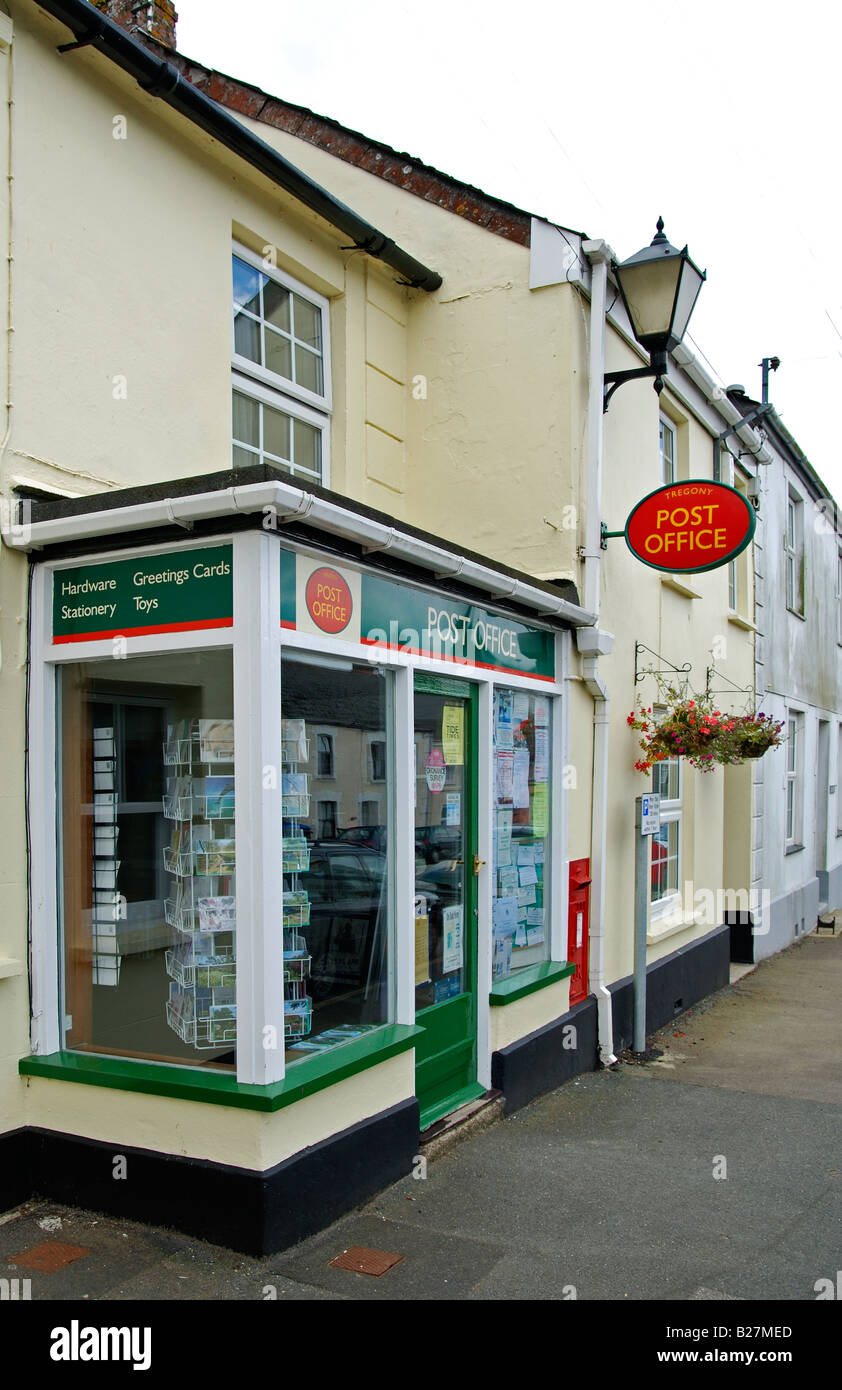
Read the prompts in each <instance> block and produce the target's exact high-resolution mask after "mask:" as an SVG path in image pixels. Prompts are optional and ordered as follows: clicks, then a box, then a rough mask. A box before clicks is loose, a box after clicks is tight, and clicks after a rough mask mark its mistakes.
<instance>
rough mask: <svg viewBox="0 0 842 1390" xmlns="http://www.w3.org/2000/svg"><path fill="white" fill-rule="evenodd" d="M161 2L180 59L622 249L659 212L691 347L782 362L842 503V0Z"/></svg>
mask: <svg viewBox="0 0 842 1390" xmlns="http://www.w3.org/2000/svg"><path fill="white" fill-rule="evenodd" d="M176 7H177V9H178V12H179V24H178V47H179V50H180V51H181V52H182V53H185V54H186V55H188V56H189V57H192V58H196V59H198V60H199V61H201V62H203V63H205V64H207V65H209V66H212V67H215V68H218V69H220V70H221V71H223V72H227V73H229V74H230V75H232V76H234V77H239V78H242V79H243V80H245V81H249V82H252V83H254V84H255V85H256V86H259V87H263V88H264V89H265V90H266V91H268V92H271V93H273V94H274V95H277V96H280V97H283V98H285V99H286V100H288V101H292V102H295V103H297V104H299V105H301V106H307V107H310V108H311V109H312V110H314V111H316V112H318V113H319V114H320V115H325V116H331V117H333V118H334V119H335V120H338V121H340V122H341V123H342V124H343V125H347V126H350V127H351V128H352V129H355V130H359V131H362V132H363V133H364V134H366V135H368V136H370V137H372V138H373V139H378V140H381V141H383V142H384V143H385V144H388V145H392V146H394V148H395V149H397V150H399V151H406V152H408V153H410V154H412V155H414V156H416V157H418V158H420V159H423V160H424V161H425V162H426V163H428V164H432V165H435V166H436V167H437V168H439V169H441V170H443V171H444V172H446V173H449V174H452V175H454V176H455V177H457V178H460V179H463V180H464V181H465V182H467V183H472V184H475V185H477V186H478V187H480V188H482V189H483V190H484V191H485V192H487V193H489V194H493V195H495V196H497V197H500V198H505V199H506V200H508V201H509V202H512V203H515V204H516V205H518V206H519V207H522V208H524V209H526V210H527V211H530V212H534V213H537V214H539V215H541V216H544V217H548V218H550V219H551V220H552V221H554V222H559V223H562V224H564V225H566V226H568V227H573V228H574V229H576V230H580V231H585V232H586V233H587V234H588V235H589V236H594V237H604V238H605V239H606V241H608V242H610V244H611V245H612V246H613V248H614V250H615V252H616V253H617V255H618V257H619V258H620V259H624V258H625V257H626V256H629V255H631V254H632V253H633V252H635V251H637V250H639V249H640V247H641V246H644V245H646V244H648V242H649V241H650V240H651V238H652V236H653V234H654V230H655V221H656V219H657V217H658V215H659V214H661V215H663V217H664V219H665V223H666V233H667V236H668V237H669V239H670V241H672V242H673V244H674V245H677V246H683V245H684V244H685V242H686V243H688V245H689V250H690V254H691V256H692V257H693V259H694V260H695V261H696V263H697V264H698V265H700V266H701V267H702V268H703V269H707V272H708V280H707V283H706V284H705V285H704V287H703V289H702V293H701V296H700V298H699V301H698V303H697V305H696V310H695V313H694V315H693V318H692V320H691V323H690V334H689V336H690V338H691V346H692V347H693V348H694V350H695V351H696V352H697V353H700V354H701V355H702V356H703V357H704V358H706V359H707V361H708V365H709V367H711V368H712V369H713V374H714V375H715V376H716V378H717V379H718V380H720V381H721V383H722V384H730V383H732V382H742V384H743V385H744V386H745V387H746V389H747V390H748V392H749V394H750V395H753V396H755V397H757V398H759V396H760V368H759V366H758V365H757V364H759V362H760V360H761V358H762V357H764V356H767V357H771V356H778V357H780V359H781V367H780V370H779V371H778V372H777V374H776V375H774V376H773V377H772V378H771V389H770V396H771V399H772V401H773V402H774V404H775V406H776V408H777V409H778V411H779V413H780V415H781V417H782V418H783V419H784V420H785V422H786V425H787V427H788V428H789V430H790V431H791V432H792V434H793V435H794V436H795V438H796V439H797V440H798V442H799V444H800V445H801V447H802V448H803V449H804V451H805V453H806V454H807V456H808V457H809V459H810V461H811V463H812V464H813V466H814V468H815V469H816V471H817V472H818V474H819V476H820V477H821V478H822V479H823V480H824V481H825V483H826V484H827V485H828V487H829V488H830V489H831V490H832V491H833V492H834V494H835V495H836V497H837V499H839V500H840V501H842V450H840V448H839V445H838V442H837V430H836V407H837V404H838V403H839V402H840V400H842V177H840V171H841V170H842V158H841V157H840V150H839V131H840V125H842V121H840V87H842V81H841V80H840V67H842V62H841V61H840V54H842V6H839V5H838V4H833V3H831V0H806V3H802V4H801V5H796V4H794V3H793V0H707V4H706V5H700V4H698V3H696V4H694V5H690V4H688V3H687V0H668V3H663V4H661V5H657V6H647V5H644V4H643V3H640V0H639V2H638V3H637V4H632V3H630V0H600V3H598V4H596V5H594V6H590V7H589V6H585V5H574V4H572V3H570V0H567V3H566V4H565V3H562V4H558V2H557V0H556V3H553V4H548V3H545V2H544V0H538V3H536V0H533V2H532V3H531V4H530V3H527V4H521V5H520V6H518V5H512V4H511V3H509V0H484V3H481V2H480V0H424V3H423V4H422V3H409V0H388V3H386V4H378V5H373V4H366V3H356V4H355V3H353V0H320V3H319V4H318V5H314V6H313V8H312V9H311V8H309V7H308V6H303V5H293V4H289V3H278V0H237V3H236V4H234V3H232V0H176ZM382 230H383V231H385V232H387V233H388V231H389V228H388V227H387V226H384V227H383V228H382ZM404 241H405V242H406V238H405V237H404ZM405 249H406V250H407V251H409V252H414V253H415V254H418V255H419V256H420V258H421V259H422V260H423V259H424V257H423V247H413V246H411V245H410V244H408V242H407V244H406V247H405ZM625 389H626V390H631V389H633V388H631V387H626V388H625Z"/></svg>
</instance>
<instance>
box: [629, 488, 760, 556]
mask: <svg viewBox="0 0 842 1390" xmlns="http://www.w3.org/2000/svg"><path fill="white" fill-rule="evenodd" d="M754 526H755V515H754V508H753V507H752V505H751V503H750V502H749V501H748V500H747V498H745V497H744V496H743V495H742V493H741V492H738V491H737V489H736V488H733V487H730V486H728V484H726V483H714V482H708V481H706V480H705V479H703V478H691V479H688V480H687V481H686V482H682V483H670V484H669V485H668V486H667V487H659V488H657V489H656V490H655V491H654V492H651V493H649V495H648V496H647V497H644V498H642V499H641V501H640V502H638V503H637V505H636V506H634V507H633V508H632V510H631V512H630V513H629V518H628V520H627V522H626V529H625V537H626V544H627V545H628V547H629V550H631V552H632V554H633V555H636V556H637V558H638V559H639V560H642V561H643V562H644V564H646V565H650V566H651V567H652V568H653V569H658V570H665V571H666V572H667V573H673V574H674V573H679V572H680V573H682V574H698V573H701V572H703V571H704V570H711V569H717V568H718V567H719V566H720V565H726V564H728V562H729V561H730V560H733V559H734V557H735V556H736V555H739V553H740V551H741V550H744V549H745V547H746V546H747V545H748V544H749V542H750V540H751V538H752V536H753V535H754Z"/></svg>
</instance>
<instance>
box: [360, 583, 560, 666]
mask: <svg viewBox="0 0 842 1390" xmlns="http://www.w3.org/2000/svg"><path fill="white" fill-rule="evenodd" d="M361 626H362V640H363V642H364V643H366V644H367V645H370V646H383V647H388V648H391V649H393V650H394V649H397V650H399V651H404V652H410V653H412V654H413V655H416V656H432V657H437V658H438V659H439V660H441V661H453V662H455V663H457V664H459V665H463V666H481V667H484V668H485V669H486V670H491V671H507V672H509V673H512V672H515V673H518V674H522V675H526V676H537V677H538V678H539V679H541V680H549V681H551V680H554V679H555V653H554V642H553V634H552V633H551V632H547V631H545V630H544V629H542V628H532V627H527V626H526V625H525V624H524V623H519V622H516V621H515V620H514V619H512V618H501V617H498V616H497V615H496V614H493V613H489V612H488V611H487V609H485V608H478V607H477V606H476V605H475V604H472V603H469V602H467V601H460V600H458V599H457V600H453V599H449V598H446V597H444V596H443V595H442V594H434V593H425V592H419V591H418V590H416V589H409V588H406V587H404V586H402V585H399V584H393V583H392V582H391V581H390V580H388V579H381V578H379V577H378V576H376V575H368V574H364V575H363V583H362V625H361Z"/></svg>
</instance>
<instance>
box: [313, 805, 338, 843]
mask: <svg viewBox="0 0 842 1390" xmlns="http://www.w3.org/2000/svg"><path fill="white" fill-rule="evenodd" d="M323 806H332V807H333V834H332V835H323V834H322V829H321V827H322V824H323V823H324V816H323V815H322V810H321V808H322V807H323ZM338 834H339V797H338V796H318V797H316V839H317V840H335V839H336V837H337V835H338Z"/></svg>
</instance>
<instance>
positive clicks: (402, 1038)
mask: <svg viewBox="0 0 842 1390" xmlns="http://www.w3.org/2000/svg"><path fill="white" fill-rule="evenodd" d="M423 1032H424V1029H423V1028H416V1027H410V1026H407V1025H405V1024H393V1025H391V1026H388V1025H387V1026H386V1027H383V1028H378V1029H377V1030H376V1031H375V1032H373V1033H369V1034H368V1035H367V1036H366V1037H364V1038H355V1039H354V1041H353V1042H348V1043H343V1044H341V1045H340V1046H339V1047H337V1048H336V1049H335V1050H334V1051H332V1052H329V1053H325V1054H323V1055H322V1056H321V1057H310V1058H307V1059H306V1060H305V1061H303V1062H296V1063H294V1064H293V1065H292V1066H291V1067H290V1068H289V1070H288V1072H287V1074H286V1076H285V1077H284V1079H283V1081H275V1082H273V1083H272V1084H271V1085H269V1086H255V1085H240V1084H239V1083H238V1082H237V1081H236V1079H235V1078H234V1077H233V1076H225V1075H222V1074H221V1073H219V1072H206V1071H200V1070H199V1069H198V1068H195V1067H173V1066H162V1065H160V1064H156V1063H154V1062H135V1061H132V1060H131V1058H126V1057H104V1056H92V1055H90V1054H88V1053H80V1052H52V1053H50V1055H49V1056H46V1057H23V1058H21V1060H20V1063H19V1064H18V1070H19V1072H20V1073H21V1075H22V1076H45V1077H49V1078H50V1079H51V1080H54V1081H77V1082H81V1083H82V1085H85V1086H107V1087H109V1088H111V1089H112V1090H117V1091H140V1092H144V1093H146V1094H147V1095H156V1096H168V1097H170V1098H171V1099H175V1100H195V1101H200V1102H207V1103H209V1104H211V1105H231V1106H234V1107H235V1108H236V1109H238V1110H263V1111H270V1112H271V1111H275V1110H282V1109H284V1107H285V1106H287V1105H294V1104H295V1102H296V1101H299V1100H303V1099H304V1097H305V1096H310V1095H314V1094H315V1093H316V1092H317V1091H323V1090H325V1089H326V1088H327V1087H328V1086H334V1085H336V1083H337V1082H338V1081H344V1080H346V1079H347V1078H348V1077H350V1076H355V1075H356V1074H357V1072H361V1071H367V1070H368V1068H369V1067H375V1066H378V1065H379V1064H380V1063H381V1062H386V1061H388V1060H389V1059H390V1058H391V1057H396V1056H397V1055H398V1054H399V1053H401V1052H407V1051H408V1050H409V1049H410V1048H412V1047H415V1045H416V1043H417V1042H418V1039H419V1038H420V1037H421V1036H422V1034H423Z"/></svg>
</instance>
